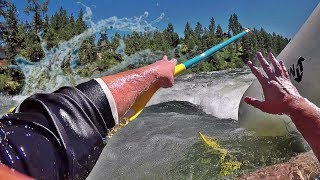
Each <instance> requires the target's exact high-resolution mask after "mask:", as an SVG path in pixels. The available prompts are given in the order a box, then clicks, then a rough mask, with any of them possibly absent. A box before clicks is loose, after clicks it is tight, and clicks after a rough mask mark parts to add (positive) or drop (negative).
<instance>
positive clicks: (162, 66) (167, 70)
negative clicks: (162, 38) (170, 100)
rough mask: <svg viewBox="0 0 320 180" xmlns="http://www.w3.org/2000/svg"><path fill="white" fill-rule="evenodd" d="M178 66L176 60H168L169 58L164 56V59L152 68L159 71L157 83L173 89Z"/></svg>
mask: <svg viewBox="0 0 320 180" xmlns="http://www.w3.org/2000/svg"><path fill="white" fill-rule="evenodd" d="M176 64H177V60H176V59H174V58H173V59H171V60H170V61H169V60H168V58H167V56H163V58H162V59H161V60H159V61H157V62H155V63H153V64H152V65H151V66H152V68H155V69H156V70H157V83H158V84H159V86H160V87H163V88H168V87H172V86H173V83H174V68H175V66H176Z"/></svg>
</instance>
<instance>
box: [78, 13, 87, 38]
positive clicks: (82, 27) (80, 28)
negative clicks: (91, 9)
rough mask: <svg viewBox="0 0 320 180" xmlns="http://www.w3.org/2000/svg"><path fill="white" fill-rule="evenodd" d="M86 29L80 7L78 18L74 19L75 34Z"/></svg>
mask: <svg viewBox="0 0 320 180" xmlns="http://www.w3.org/2000/svg"><path fill="white" fill-rule="evenodd" d="M86 29H87V26H86V23H85V22H84V21H83V10H82V9H80V11H79V15H78V19H77V21H76V31H77V34H81V33H82V32H83V31H85V30H86Z"/></svg>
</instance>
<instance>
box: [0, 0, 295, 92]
mask: <svg viewBox="0 0 320 180" xmlns="http://www.w3.org/2000/svg"><path fill="white" fill-rule="evenodd" d="M27 2H28V5H27V7H25V11H24V13H26V15H28V16H31V17H32V21H31V22H22V21H21V20H19V14H18V11H17V8H16V6H15V5H14V4H13V3H10V2H9V1H7V0H0V48H4V49H6V52H7V55H6V59H5V60H4V61H3V62H5V63H1V64H6V65H10V64H14V63H15V61H14V58H15V57H16V56H17V55H19V56H22V57H24V58H26V59H27V60H29V61H31V62H38V61H40V60H41V59H42V58H43V56H44V53H43V50H42V49H41V45H40V39H39V37H38V36H37V34H38V33H39V32H43V35H44V36H43V38H44V40H45V41H46V42H47V46H48V48H52V47H55V46H56V45H57V44H58V43H59V42H60V41H65V40H69V39H70V38H72V37H74V36H75V35H78V34H80V33H82V32H83V31H84V30H85V29H86V28H87V25H86V23H85V22H84V21H83V19H82V17H83V15H84V12H83V10H82V9H80V11H79V13H78V16H77V17H74V16H73V15H72V14H71V15H68V13H67V11H66V10H65V9H63V8H62V7H61V8H60V10H59V11H58V12H56V13H54V14H53V15H52V16H49V15H48V5H49V0H45V1H41V2H40V1H38V0H27ZM208 21H209V25H208V27H206V26H203V25H202V24H201V23H200V22H197V23H196V24H195V25H194V28H193V25H192V24H190V23H189V22H186V25H185V29H184V36H183V37H179V35H178V34H177V33H176V32H175V30H174V27H173V25H172V24H171V23H169V24H168V25H167V27H166V28H165V29H164V30H163V31H159V30H158V31H151V32H150V31H145V32H143V33H141V32H132V33H131V34H127V35H123V36H121V35H120V34H118V33H116V34H115V35H114V36H112V37H108V34H107V32H103V33H100V35H98V36H97V37H95V36H92V37H90V38H89V39H87V40H86V41H85V42H84V43H83V44H82V46H81V48H80V50H79V57H80V64H81V65H87V66H84V67H85V68H82V69H81V70H79V73H80V75H81V76H90V75H91V74H92V73H93V72H94V71H100V72H102V71H104V70H106V69H108V68H110V67H112V66H115V65H117V64H118V63H120V62H121V61H123V57H122V56H121V55H119V54H116V53H115V49H116V48H117V47H118V46H119V40H120V39H122V40H123V41H124V42H125V44H126V49H125V53H126V54H127V55H131V54H134V53H136V52H138V51H141V50H144V49H150V50H151V51H161V52H163V54H167V53H168V52H172V50H173V49H175V53H174V56H175V58H177V59H178V60H179V57H182V56H183V57H185V58H189V57H193V56H195V55H197V54H200V53H201V52H203V51H205V50H207V49H209V48H210V47H212V46H214V45H215V44H218V43H219V42H221V41H223V40H225V39H226V38H228V37H230V36H233V35H235V34H238V33H239V32H241V31H242V25H241V23H240V22H239V19H238V16H237V15H236V14H232V15H230V18H229V20H228V31H227V32H224V31H223V29H222V27H221V25H219V24H217V25H216V22H215V19H214V18H213V17H211V18H210V19H209V18H208ZM252 32H253V33H252V34H250V35H246V36H245V37H244V38H242V39H241V40H239V41H238V42H236V43H233V44H232V45H229V46H228V47H227V48H225V49H223V50H222V51H220V52H218V53H216V54H215V55H214V56H212V57H211V58H209V59H208V60H207V61H205V62H202V63H201V64H199V65H198V66H197V67H195V68H192V70H191V71H192V72H202V71H214V70H222V69H227V68H240V67H243V66H244V64H245V62H246V61H247V60H248V59H253V58H254V55H255V52H257V51H261V52H263V53H267V52H273V53H274V54H278V53H280V52H281V50H282V49H283V48H284V47H285V46H286V44H287V43H288V42H289V39H287V38H285V37H283V36H281V35H277V34H275V33H272V34H271V33H268V32H266V31H265V30H264V29H263V28H261V29H255V28H253V29H252ZM97 38H98V40H97V41H95V39H97ZM64 70H65V73H68V71H69V69H68V66H66V67H65V68H64ZM0 73H1V74H0V92H7V93H11V94H14V93H17V92H19V90H20V88H21V87H22V86H23V78H24V77H23V75H22V73H21V72H19V71H17V70H12V69H9V68H6V66H1V67H0Z"/></svg>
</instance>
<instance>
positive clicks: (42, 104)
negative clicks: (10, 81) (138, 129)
mask: <svg viewBox="0 0 320 180" xmlns="http://www.w3.org/2000/svg"><path fill="white" fill-rule="evenodd" d="M175 63H176V61H175V60H173V61H168V60H167V59H166V57H165V58H164V59H163V60H162V61H158V62H156V63H154V64H152V65H150V66H147V67H142V68H139V69H137V70H131V71H128V72H124V73H120V74H117V75H112V76H110V77H108V76H106V77H102V79H100V78H99V79H96V80H91V81H88V82H85V83H82V84H79V85H77V86H76V87H63V88H60V89H59V90H57V91H56V92H53V93H51V94H35V95H33V96H30V97H29V98H27V99H26V100H24V102H22V103H21V104H20V105H19V106H18V107H17V108H16V110H15V113H14V114H6V115H4V116H3V117H1V118H0V140H1V146H0V163H3V164H5V165H6V166H8V167H10V168H12V169H15V170H16V171H18V172H21V173H23V174H26V175H28V176H31V177H35V178H37V179H48V178H49V179H84V178H85V177H86V176H87V175H88V174H89V173H90V171H91V170H92V168H93V166H94V165H95V162H96V161H97V160H98V158H99V155H100V153H101V151H102V150H103V148H104V145H105V144H104V141H103V140H104V139H105V137H106V136H107V132H108V129H111V128H113V127H114V125H115V124H116V119H115V116H114V111H113V110H114V109H113V107H114V106H112V103H115V104H116V110H117V111H118V112H120V113H119V115H120V116H121V115H123V113H124V112H126V111H127V109H128V108H130V105H131V104H132V103H133V102H134V100H135V99H136V97H138V96H139V95H141V94H142V93H143V91H145V90H147V89H148V87H149V86H151V85H158V86H161V87H169V86H172V85H173V69H174V65H175ZM104 80H105V81H104ZM103 85H104V86H103ZM107 86H110V89H109V88H108V87H107ZM107 91H108V92H107ZM109 92H110V93H111V95H110V94H106V93H109ZM116 116H117V115H116Z"/></svg>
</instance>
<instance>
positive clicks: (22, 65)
mask: <svg viewBox="0 0 320 180" xmlns="http://www.w3.org/2000/svg"><path fill="white" fill-rule="evenodd" d="M79 4H81V3H79ZM81 5H83V4H81ZM83 6H84V7H85V9H86V13H85V14H84V15H83V20H84V21H85V22H86V24H87V25H88V26H89V28H88V29H87V30H85V31H84V32H83V33H82V34H79V35H77V36H75V37H73V38H71V39H70V40H68V41H64V42H60V43H59V44H58V46H56V47H54V48H51V49H48V48H47V44H46V42H45V41H44V40H43V38H42V37H43V33H42V32H41V33H39V34H38V36H39V38H40V40H41V47H42V49H43V52H44V58H43V59H41V60H40V62H37V63H33V62H29V61H27V60H26V59H24V58H23V57H17V58H16V63H17V65H15V66H11V67H12V68H17V69H21V70H22V72H23V74H24V76H25V86H24V88H23V90H22V92H21V95H22V96H28V95H31V94H33V93H35V92H52V91H53V90H56V89H57V88H59V87H61V86H68V85H75V84H77V83H79V82H81V78H80V76H79V75H77V74H76V72H75V71H74V70H75V69H76V68H77V66H78V65H79V62H80V59H79V56H78V51H79V49H80V47H81V45H82V43H83V42H84V41H85V40H87V39H88V38H90V37H91V36H92V35H94V34H96V33H99V32H105V31H106V30H111V29H112V30H116V31H128V32H132V31H136V32H144V31H145V30H146V29H147V30H148V31H153V30H156V28H155V27H153V24H155V23H157V22H159V21H160V20H161V19H162V18H163V17H164V14H161V15H160V17H158V18H157V19H156V20H153V21H151V22H148V21H147V20H146V18H147V17H148V15H149V14H148V12H145V13H144V14H143V15H141V16H138V17H136V16H134V17H131V18H126V17H125V18H118V17H116V16H113V17H110V18H107V19H103V20H100V21H99V22H97V23H94V22H93V21H92V19H91V17H92V11H91V9H90V8H89V7H87V6H85V5H83ZM124 49H125V46H124V42H122V43H121V44H120V47H119V48H118V49H117V51H116V52H118V53H119V54H121V55H122V56H124V59H125V61H124V62H123V63H122V64H121V65H119V66H117V67H116V68H113V69H112V70H110V71H107V72H106V73H105V74H110V73H112V72H116V71H119V70H120V69H124V68H125V66H127V65H129V64H132V63H135V62H137V61H134V59H141V58H140V57H138V56H139V54H136V55H133V56H126V55H125V54H124ZM140 54H147V56H148V57H151V54H152V53H151V51H148V50H147V51H145V52H143V53H140ZM149 61H150V60H149ZM67 62H69V65H70V68H71V70H72V72H71V74H69V75H66V74H65V73H63V69H62V66H63V65H64V64H66V63H67Z"/></svg>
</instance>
